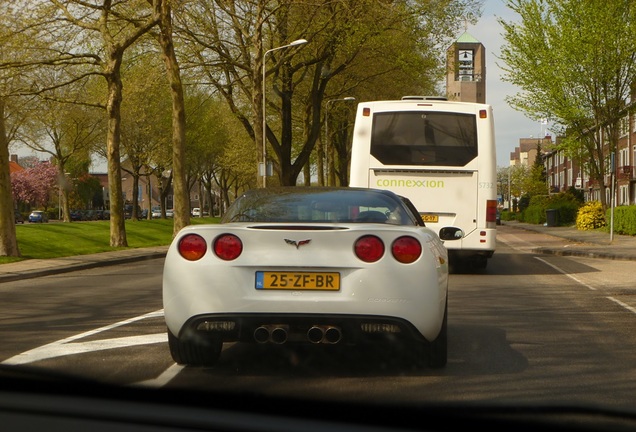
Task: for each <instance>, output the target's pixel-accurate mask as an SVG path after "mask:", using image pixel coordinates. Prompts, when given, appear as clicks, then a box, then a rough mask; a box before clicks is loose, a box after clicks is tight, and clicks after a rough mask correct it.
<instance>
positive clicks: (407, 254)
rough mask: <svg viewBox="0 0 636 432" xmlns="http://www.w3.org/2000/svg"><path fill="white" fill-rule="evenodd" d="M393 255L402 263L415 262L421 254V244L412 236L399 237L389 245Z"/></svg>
mask: <svg viewBox="0 0 636 432" xmlns="http://www.w3.org/2000/svg"><path fill="white" fill-rule="evenodd" d="M391 253H393V257H394V258H395V259H396V260H398V261H399V262H401V263H403V264H410V263H412V262H415V261H416V260H417V259H418V258H419V257H420V255H422V245H421V244H420V242H419V241H417V239H414V238H413V237H408V236H404V237H400V238H398V239H397V240H395V241H394V242H393V245H392V246H391Z"/></svg>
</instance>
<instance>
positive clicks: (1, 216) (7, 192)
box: [0, 94, 20, 256]
mask: <svg viewBox="0 0 636 432" xmlns="http://www.w3.org/2000/svg"><path fill="white" fill-rule="evenodd" d="M4 107H5V98H4V96H3V95H2V94H0V208H1V209H2V210H3V211H0V255H1V256H20V248H19V247H18V241H17V238H16V234H15V219H14V217H15V214H14V211H15V208H14V203H13V195H12V191H11V175H10V172H9V140H8V139H7V134H6V126H5V115H4Z"/></svg>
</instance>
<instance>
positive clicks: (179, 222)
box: [157, 0, 190, 235]
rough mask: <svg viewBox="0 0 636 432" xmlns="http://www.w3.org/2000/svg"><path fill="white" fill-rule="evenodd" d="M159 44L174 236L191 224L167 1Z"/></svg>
mask: <svg viewBox="0 0 636 432" xmlns="http://www.w3.org/2000/svg"><path fill="white" fill-rule="evenodd" d="M159 3H160V4H159V5H158V10H157V12H159V29H160V32H159V43H160V45H161V52H162V57H163V61H164V63H165V65H166V72H167V75H168V81H169V82H170V94H171V96H172V175H173V177H172V185H173V192H174V228H173V235H176V234H177V233H178V232H179V231H180V230H181V229H182V228H184V227H186V226H187V225H190V194H189V192H188V187H187V184H186V166H185V128H186V116H185V101H184V96H183V85H182V82H181V71H180V70H179V62H178V61H177V56H176V54H175V52H174V44H173V40H172V10H171V8H170V2H169V1H166V0H164V1H161V2H159Z"/></svg>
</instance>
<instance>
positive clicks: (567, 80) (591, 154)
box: [500, 0, 636, 206]
mask: <svg viewBox="0 0 636 432" xmlns="http://www.w3.org/2000/svg"><path fill="white" fill-rule="evenodd" d="M507 6H508V7H509V8H511V9H512V10H513V11H514V12H516V13H517V14H518V15H519V16H520V21H519V22H506V21H504V20H500V23H501V24H502V26H503V28H504V39H505V41H506V43H505V44H504V46H503V47H502V51H501V59H502V60H503V61H504V62H505V64H506V65H505V66H504V67H503V69H504V71H505V75H504V77H503V79H504V80H506V81H509V82H511V83H513V84H515V85H517V86H519V87H520V88H521V89H522V91H521V92H520V93H518V94H516V95H514V96H511V97H509V98H508V102H509V103H510V104H511V106H513V107H514V108H515V109H518V110H520V111H523V112H525V113H526V114H527V115H528V116H529V117H531V118H533V119H537V120H538V119H541V118H548V119H550V120H551V121H552V122H554V124H555V125H554V127H553V129H557V132H558V133H559V135H567V139H565V140H563V142H562V144H561V148H562V149H564V150H566V151H567V153H568V154H571V155H578V152H579V151H580V150H581V149H584V153H585V155H584V158H585V159H587V168H588V170H589V172H590V176H591V178H592V179H594V180H596V181H597V182H598V184H599V185H600V186H601V193H600V197H601V200H602V203H603V205H604V206H606V205H607V204H606V194H605V185H604V177H605V174H606V169H607V168H606V160H607V159H608V157H609V154H611V153H612V152H614V151H615V148H616V144H617V141H618V138H619V128H620V121H621V118H622V117H624V116H625V115H626V114H627V112H628V108H629V107H627V105H626V102H627V101H628V100H630V99H631V96H632V89H633V85H634V83H635V82H636V81H635V78H636V56H635V55H634V52H636V37H635V36H636V4H635V3H634V2H632V1H629V0H613V1H610V2H607V1H587V2H580V1H578V0H509V1H508V2H507ZM559 129H560V130H559ZM605 143H608V145H607V146H606V145H605Z"/></svg>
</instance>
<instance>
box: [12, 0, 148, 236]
mask: <svg viewBox="0 0 636 432" xmlns="http://www.w3.org/2000/svg"><path fill="white" fill-rule="evenodd" d="M155 1H160V0H155ZM21 6H23V9H22V10H21V12H22V15H20V16H19V18H20V19H19V20H18V22H20V23H21V25H22V27H21V29H20V34H21V37H23V38H25V39H26V40H28V41H30V43H31V44H32V47H33V48H32V49H30V50H28V52H29V53H30V56H31V57H30V59H28V60H22V59H18V61H14V62H9V63H8V64H7V67H13V68H21V69H23V70H26V71H29V72H32V73H33V82H32V85H31V86H30V87H29V88H28V89H27V88H25V89H24V94H41V95H47V94H49V93H50V92H51V91H53V90H55V89H57V88H60V87H63V86H65V85H68V84H71V83H77V82H81V81H84V80H88V79H90V78H91V77H94V76H99V77H102V78H104V79H105V81H106V88H107V92H106V97H105V98H104V99H105V100H106V105H105V106H102V105H100V104H99V103H96V104H95V106H101V107H102V108H105V111H106V113H107V121H106V123H107V137H106V147H107V152H106V153H107V159H108V192H109V199H110V214H111V218H110V245H111V246H114V247H121V246H127V240H126V230H125V225H124V215H123V192H122V185H121V169H120V141H121V137H120V129H121V112H120V108H121V101H122V88H123V84H122V81H121V67H122V62H123V57H124V53H125V52H126V50H127V49H128V48H129V47H130V46H132V45H133V44H134V43H135V42H136V41H137V40H138V39H139V38H141V37H142V36H143V35H144V34H146V33H147V32H148V31H149V30H150V29H151V28H152V27H154V26H155V25H156V24H157V22H158V19H157V17H156V15H155V14H154V13H153V11H152V10H149V8H148V3H147V2H146V1H143V0H122V1H117V2H114V1H112V0H104V1H103V2H101V3H91V2H86V1H83V0H46V1H45V0H30V1H29V2H27V4H26V5H25V4H22V5H21ZM43 75H44V78H42V76H43ZM52 75H55V76H57V77H58V78H59V79H58V80H56V81H55V82H54V83H52V84H50V83H49V82H48V81H47V77H50V76H52Z"/></svg>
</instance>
